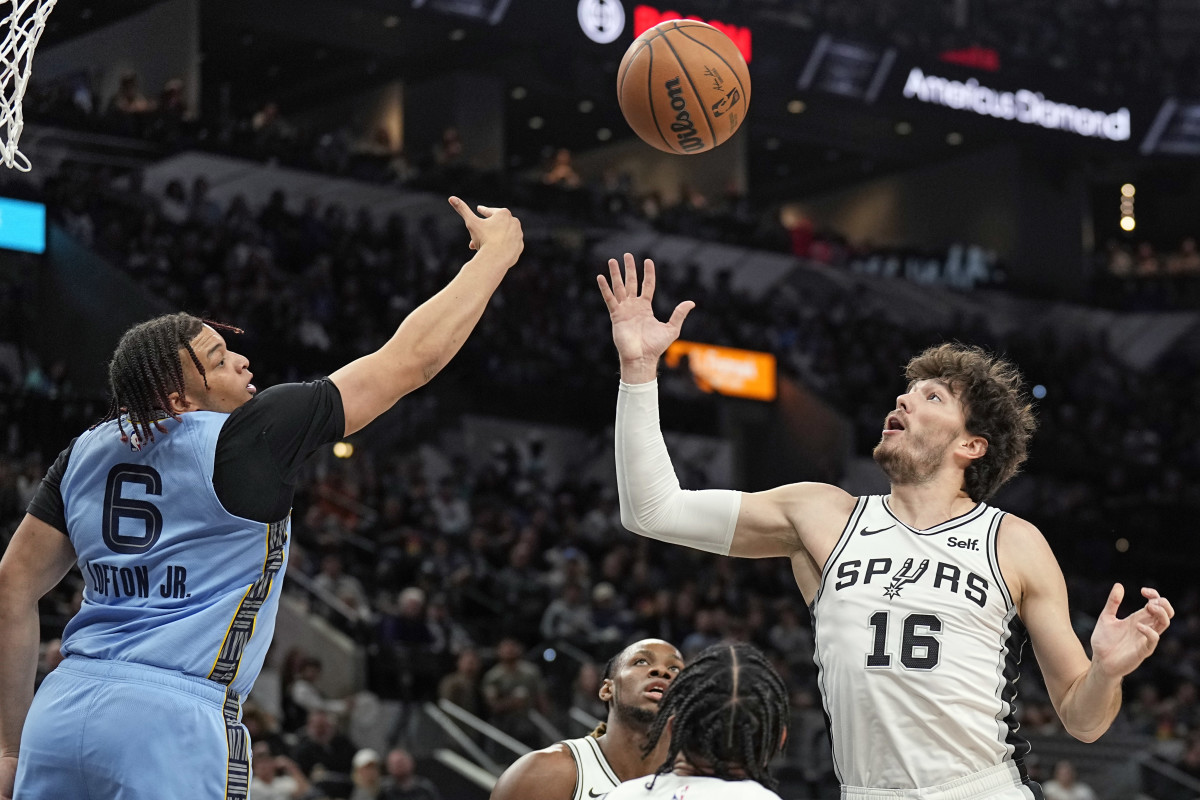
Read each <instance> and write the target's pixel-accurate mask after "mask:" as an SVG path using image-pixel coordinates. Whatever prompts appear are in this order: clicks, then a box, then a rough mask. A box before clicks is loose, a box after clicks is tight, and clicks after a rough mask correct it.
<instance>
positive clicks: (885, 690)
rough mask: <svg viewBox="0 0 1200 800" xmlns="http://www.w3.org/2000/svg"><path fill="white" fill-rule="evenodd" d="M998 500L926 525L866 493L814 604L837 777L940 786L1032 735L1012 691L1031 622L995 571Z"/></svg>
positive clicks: (992, 762) (850, 781)
mask: <svg viewBox="0 0 1200 800" xmlns="http://www.w3.org/2000/svg"><path fill="white" fill-rule="evenodd" d="M1003 517H1004V512H1002V511H1000V510H998V509H995V508H991V507H989V506H987V505H986V504H984V503H980V504H979V505H977V506H975V507H974V508H973V509H971V510H970V511H968V512H967V513H966V514H963V515H962V516H960V517H955V518H954V519H951V520H947V521H946V522H943V523H942V524H940V525H937V526H935V527H933V528H930V529H928V530H924V531H918V530H916V529H914V528H910V527H909V526H908V525H905V524H904V523H903V522H901V521H900V520H899V519H897V518H896V516H895V515H893V514H892V512H891V509H890V508H889V507H888V502H887V498H886V497H883V496H875V497H861V498H859V500H858V503H857V505H856V506H855V507H854V513H852V514H851V515H850V520H849V522H847V523H846V528H845V530H843V531H842V535H841V538H840V539H839V540H838V543H837V546H836V547H835V548H834V550H833V553H832V554H831V555H830V557H829V561H828V562H827V563H826V564H825V568H824V570H823V571H822V574H821V585H820V588H819V589H818V591H817V597H816V599H815V600H814V601H813V604H812V617H813V632H814V636H815V638H816V655H815V658H814V660H815V661H816V663H817V668H818V670H819V680H820V687H821V695H822V698H823V700H824V703H825V713H826V715H827V716H828V718H829V723H830V732H831V735H832V739H833V760H834V766H835V768H836V770H837V775H838V779H839V780H840V781H841V782H842V784H843V785H847V786H860V787H870V788H890V789H915V788H926V787H932V786H937V785H939V784H943V783H946V782H948V781H952V780H955V779H957V778H962V777H964V776H966V775H969V774H971V773H975V772H979V771H980V770H984V769H987V768H989V767H994V766H996V765H998V764H1001V763H1003V762H1010V763H1011V765H1012V766H1013V767H1015V768H1016V770H1017V772H1018V774H1019V775H1020V776H1021V777H1024V776H1025V768H1024V766H1023V763H1022V757H1023V756H1024V755H1025V754H1026V753H1027V752H1028V751H1029V745H1028V743H1027V742H1026V741H1025V740H1024V739H1023V738H1021V737H1020V736H1018V735H1017V732H1016V730H1017V722H1016V719H1015V714H1014V712H1015V707H1014V701H1015V699H1016V686H1015V682H1016V678H1017V675H1018V667H1019V664H1020V659H1021V649H1022V648H1023V646H1024V644H1025V642H1026V641H1027V638H1028V637H1027V634H1026V631H1025V626H1024V625H1023V624H1022V623H1021V621H1020V619H1018V618H1017V611H1016V607H1015V606H1014V605H1013V602H1012V598H1011V596H1010V595H1009V592H1008V587H1007V586H1005V584H1004V580H1003V578H1002V576H1001V575H1000V568H999V565H998V563H997V559H996V532H997V531H998V530H999V528H1000V521H1001V519H1003Z"/></svg>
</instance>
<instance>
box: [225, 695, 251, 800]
mask: <svg viewBox="0 0 1200 800" xmlns="http://www.w3.org/2000/svg"><path fill="white" fill-rule="evenodd" d="M241 707H242V703H241V698H239V697H238V694H237V692H235V691H233V689H228V690H226V692H225V703H224V705H223V706H222V708H221V714H222V716H223V717H224V718H225V738H226V740H227V741H228V742H229V760H228V761H227V762H226V766H225V800H247V798H249V796H250V737H249V735H247V733H246V729H245V728H244V727H242V723H241V722H239V721H238V717H239V716H240V714H241Z"/></svg>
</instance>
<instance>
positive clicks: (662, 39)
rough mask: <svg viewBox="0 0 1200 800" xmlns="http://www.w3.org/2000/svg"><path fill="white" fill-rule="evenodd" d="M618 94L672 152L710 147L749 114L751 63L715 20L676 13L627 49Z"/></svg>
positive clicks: (652, 138)
mask: <svg viewBox="0 0 1200 800" xmlns="http://www.w3.org/2000/svg"><path fill="white" fill-rule="evenodd" d="M617 101H618V102H619V103H620V104H621V113H622V114H624V115H625V121H626V122H628V123H629V127H631V128H633V131H634V133H636V134H637V135H638V136H640V137H641V138H642V141H644V142H646V143H647V144H649V145H651V146H652V147H657V148H658V149H659V150H662V151H664V152H667V153H678V154H681V155H694V154H696V153H703V152H705V151H707V150H711V149H713V148H714V147H716V146H717V145H719V144H721V143H722V142H724V141H726V140H727V139H728V138H729V137H730V136H732V135H733V134H734V132H735V131H737V129H738V126H740V125H741V124H742V121H743V120H745V119H746V110H747V109H748V108H749V106H750V71H749V70H748V69H747V68H746V60H745V59H744V58H742V54H741V53H740V52H739V51H738V49H737V45H735V44H734V43H733V40H731V39H730V38H729V37H728V36H726V35H725V34H724V33H722V32H721V31H719V30H717V29H716V28H714V27H713V26H711V25H706V24H705V23H703V22H697V21H693V20H682V19H675V20H668V21H666V22H660V23H659V24H658V25H655V26H654V27H653V28H650V29H649V30H647V31H646V32H645V33H643V34H642V35H641V36H639V37H637V38H636V39H634V40H633V43H632V44H631V45H629V49H628V50H627V51H625V57H624V58H622V59H621V66H620V68H619V69H618V70H617Z"/></svg>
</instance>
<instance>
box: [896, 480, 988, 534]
mask: <svg viewBox="0 0 1200 800" xmlns="http://www.w3.org/2000/svg"><path fill="white" fill-rule="evenodd" d="M888 507H889V508H890V509H891V510H892V513H893V514H895V515H896V517H897V518H898V519H899V520H900V521H901V522H903V523H904V524H905V525H908V526H909V527H910V528H915V529H917V530H919V531H922V530H927V529H929V528H932V527H934V526H935V525H940V524H941V523H943V522H945V521H946V520H949V519H954V518H955V517H958V516H961V515H962V514H965V513H967V512H968V511H970V510H971V509H972V508H974V507H975V501H974V500H972V499H971V498H970V497H969V496H968V495H967V493H966V490H965V489H963V488H962V473H961V472H959V473H956V474H950V473H947V474H945V475H938V476H937V477H935V478H934V479H933V480H931V481H927V482H924V483H910V484H895V483H894V484H892V494H891V496H890V497H889V498H888Z"/></svg>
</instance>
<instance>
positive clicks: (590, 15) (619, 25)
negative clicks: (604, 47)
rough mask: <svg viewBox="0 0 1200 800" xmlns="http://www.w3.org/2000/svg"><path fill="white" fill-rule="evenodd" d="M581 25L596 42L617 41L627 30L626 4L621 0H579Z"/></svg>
mask: <svg viewBox="0 0 1200 800" xmlns="http://www.w3.org/2000/svg"><path fill="white" fill-rule="evenodd" d="M576 15H577V16H578V17H579V27H580V28H583V32H584V34H585V35H586V36H587V37H588V38H589V39H591V40H592V41H593V42H595V43H596V44H608V43H609V42H614V41H616V39H617V37H618V36H620V35H621V32H622V31H624V30H625V6H623V5H621V0H579V7H578V8H577V9H576Z"/></svg>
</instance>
